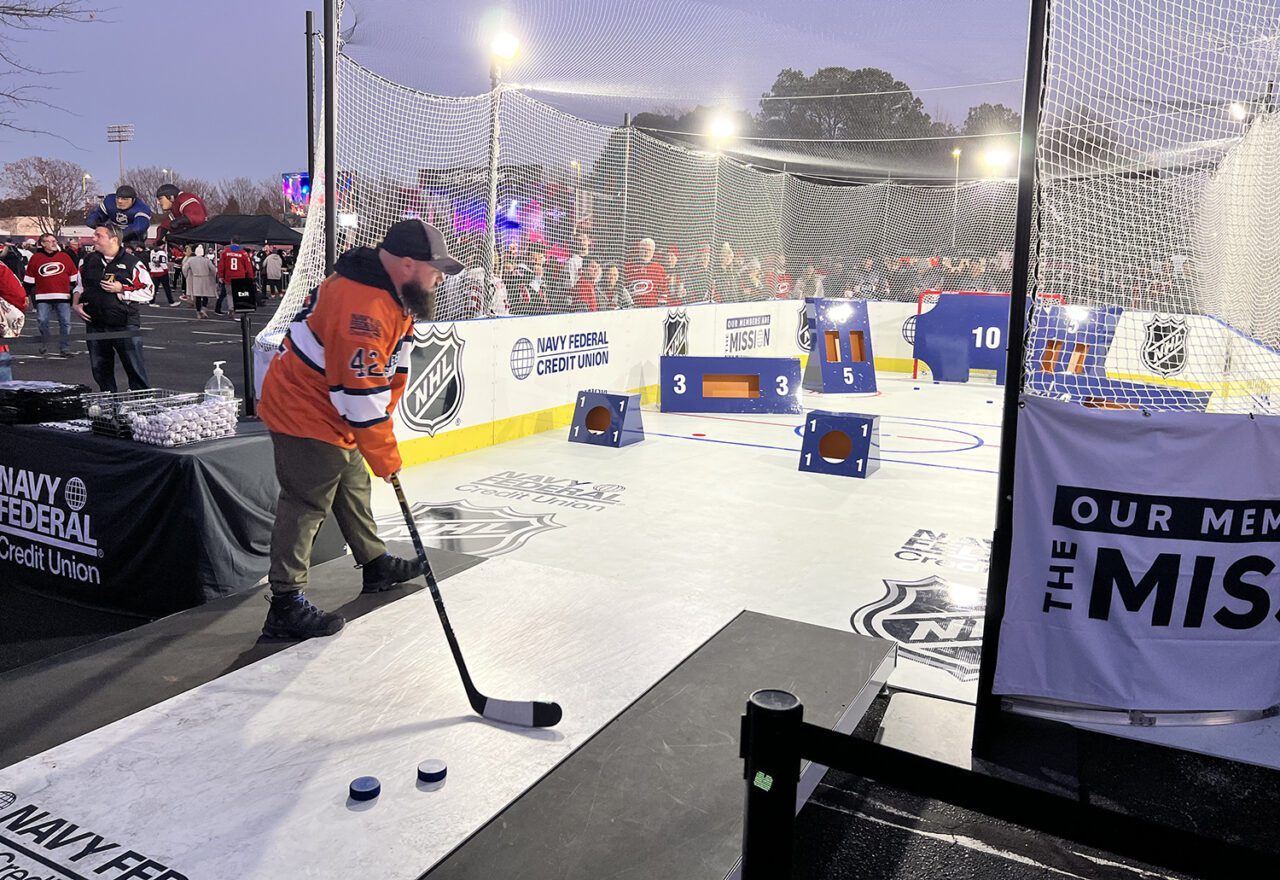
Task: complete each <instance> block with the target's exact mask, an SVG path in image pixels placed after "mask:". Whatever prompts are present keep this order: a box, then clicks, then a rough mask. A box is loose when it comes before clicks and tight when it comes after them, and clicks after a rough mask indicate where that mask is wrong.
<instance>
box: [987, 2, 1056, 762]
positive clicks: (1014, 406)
mask: <svg viewBox="0 0 1280 880" xmlns="http://www.w3.org/2000/svg"><path fill="white" fill-rule="evenodd" d="M1048 32H1049V0H1031V14H1030V15H1029V16H1028V22H1027V66H1026V74H1025V79H1024V84H1023V94H1022V138H1021V140H1020V142H1019V153H1018V157H1019V159H1018V196H1017V207H1016V209H1015V212H1014V221H1013V268H1012V272H1013V277H1012V286H1011V291H1010V295H1009V326H1008V331H1007V333H1006V334H1005V339H1006V352H1005V379H1004V383H1005V384H1004V399H1003V401H1002V403H1003V409H1002V419H1001V427H1000V471H999V476H997V478H996V522H995V529H994V531H993V532H992V534H991V556H990V563H989V566H988V570H987V597H986V610H985V614H984V617H983V637H982V662H981V664H980V666H979V669H978V700H977V704H976V706H975V712H974V720H973V754H974V755H976V756H978V757H979V758H984V757H990V756H993V755H994V754H995V751H996V748H997V747H998V744H999V743H998V740H999V737H1000V719H1001V713H1002V710H1001V708H1000V697H999V696H998V695H996V693H995V692H994V685H995V676H996V658H997V657H998V656H999V652H1000V624H1001V623H1002V622H1003V621H1004V610H1005V598H1006V592H1007V590H1008V587H1009V562H1010V556H1011V554H1012V552H1013V479H1014V472H1013V466H1014V461H1015V458H1016V455H1017V448H1018V398H1019V394H1020V391H1021V386H1022V381H1021V380H1022V360H1023V354H1024V351H1023V346H1024V344H1025V343H1024V340H1023V336H1024V335H1025V333H1026V327H1027V324H1026V320H1027V319H1026V315H1027V311H1026V309H1027V294H1028V292H1029V291H1028V287H1029V283H1028V282H1029V281H1030V274H1031V234H1032V226H1031V212H1032V210H1033V208H1034V206H1035V188H1036V143H1037V140H1036V139H1037V135H1038V133H1039V128H1040V90H1041V87H1042V86H1043V79H1044V56H1045V49H1046V42H1047V39H1048Z"/></svg>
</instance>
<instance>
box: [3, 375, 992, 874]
mask: <svg viewBox="0 0 1280 880" xmlns="http://www.w3.org/2000/svg"><path fill="white" fill-rule="evenodd" d="M881 388H882V392H881V393H880V394H879V395H877V396H874V397H859V398H841V397H833V396H825V397H823V396H818V395H811V396H807V399H806V401H805V403H806V406H807V407H810V408H824V409H847V410H852V411H860V412H867V413H877V414H880V415H881V416H882V420H881V440H882V449H883V453H882V454H883V462H884V463H883V465H882V467H881V469H880V470H879V472H878V473H876V474H874V475H873V476H871V477H870V478H869V479H866V480H858V479H851V478H841V477H831V476H824V475H818V474H810V473H801V472H799V471H798V470H797V463H798V457H799V448H800V437H799V435H798V434H797V432H796V428H797V427H798V426H799V425H800V424H801V417H800V416H761V417H756V416H727V417H709V416H706V417H704V416H687V415H675V414H662V413H659V412H656V411H653V410H647V411H646V412H645V413H644V422H645V429H646V432H647V439H646V440H645V441H644V442H642V443H639V444H637V445H635V446H631V447H628V448H625V449H622V450H616V449H603V448H596V447H591V446H586V445H582V444H571V443H569V442H567V440H566V433H567V432H566V431H562V430H557V431H554V432H548V433H544V434H540V435H537V436H534V437H530V438H526V439H523V440H520V441H516V442H512V443H508V444H504V445H502V446H498V447H493V448H489V449H485V450H481V451H477V452H474V453H469V454H466V455H461V456H457V457H454V458H450V459H446V460H443V461H440V462H436V463H432V464H428V465H424V466H421V467H418V468H414V469H412V470H411V471H408V472H406V474H405V480H404V484H405V489H406V492H407V494H408V495H409V497H410V499H411V500H412V501H413V502H414V503H415V504H416V505H418V506H419V507H420V508H425V506H427V505H430V506H432V508H433V509H432V510H426V509H422V510H421V515H420V516H419V521H420V522H421V523H422V525H423V528H424V531H426V532H427V533H428V534H429V535H432V536H434V537H432V538H431V539H430V542H431V543H434V544H436V545H438V546H442V547H446V548H449V549H453V550H459V551H462V552H469V553H477V554H480V555H488V556H492V557H497V558H492V559H490V560H489V561H488V562H486V563H484V564H482V565H480V566H478V567H475V568H472V569H469V570H467V571H465V572H463V573H461V574H459V575H456V576H454V577H452V578H449V579H448V580H446V581H445V582H444V584H443V585H442V590H443V592H444V596H445V599H446V601H447V603H448V606H449V612H450V616H451V618H452V620H453V624H454V627H455V629H456V631H457V633H458V636H459V639H460V640H461V642H462V646H463V650H464V651H465V652H466V653H467V655H468V661H469V664H470V665H471V667H472V672H473V674H474V676H475V678H476V681H477V683H478V684H479V686H480V687H481V689H482V690H484V691H486V692H487V693H489V694H491V695H493V696H496V697H501V698H507V699H534V698H547V697H550V698H554V699H556V700H558V701H559V702H560V703H561V704H562V705H563V706H564V707H565V718H564V721H563V722H562V724H561V725H560V726H559V727H558V728H556V729H555V730H554V731H539V732H528V731H518V730H514V729H510V728H503V727H500V726H495V725H491V724H488V723H485V722H482V721H479V720H477V719H476V718H475V717H474V716H473V715H472V714H471V712H470V709H469V707H468V706H467V704H466V699H465V695H464V693H463V691H462V688H461V686H460V684H459V683H458V679H457V673H456V672H455V670H454V668H453V664H452V662H451V660H450V658H449V655H448V649H447V646H446V644H445V641H444V639H443V637H442V635H441V633H440V628H439V624H438V622H437V620H436V617H435V613H434V611H433V609H432V607H431V604H430V599H429V597H428V596H427V594H425V593H418V594H415V595H412V596H408V597H406V598H403V599H401V600H399V601H396V602H394V603H391V604H389V605H387V606H385V607H383V608H381V609H379V610H377V611H375V612H372V613H370V614H368V615H366V616H364V617H361V618H359V619H357V620H355V621H353V622H351V623H350V624H349V625H348V627H347V629H346V630H345V631H344V632H343V633H341V634H340V635H339V636H337V637H335V638H331V639H318V640H315V641H312V642H308V643H303V644H300V645H297V646H294V647H292V648H290V649H288V650H286V651H284V652H282V653H279V654H276V655H274V656H272V657H271V658H270V659H267V660H263V661H260V662H258V663H256V664H253V665H251V666H248V667H246V668H244V669H241V670H238V671H236V672H234V673H231V674H229V675H226V676H224V677H222V678H220V679H218V680H216V681H213V682H211V683H209V684H206V685H203V686H201V687H199V688H196V689H195V690H192V691H190V692H188V693H185V694H183V695H181V696H179V697H176V698H174V699H171V700H169V701H167V702H165V703H162V704H160V705H157V706H154V707H152V708H150V709H148V710H145V711H143V712H140V713H138V714H136V715H133V716H131V717H129V718H126V719H123V720H121V721H119V722H117V723H115V724H112V725H109V726H107V727H105V728H102V729H100V730H98V731H95V732H93V733H90V734H87V735H85V736H83V737H80V738H79V739H77V740H73V741H71V742H69V743H66V744H64V745H61V746H58V747H56V748H54V749H51V750H49V751H47V752H45V753H43V754H41V755H38V756H35V757H33V758H30V759H28V760H26V761H24V762H22V763H20V764H17V765H14V766H12V767H9V768H6V769H4V770H0V793H3V792H12V793H13V794H14V796H15V799H14V802H13V803H12V804H10V805H8V806H7V807H4V808H0V838H3V841H4V842H5V843H6V844H7V846H8V847H9V848H11V849H14V851H16V852H20V853H21V852H25V853H29V854H30V855H29V856H25V855H24V856H23V858H26V859H27V861H26V862H23V863H22V864H26V865H27V866H29V867H30V868H31V869H32V870H31V874H30V876H32V877H40V876H45V875H44V874H40V873H38V871H39V870H45V871H46V873H47V872H48V871H49V870H50V869H51V868H53V867H56V868H57V869H58V870H60V871H62V872H63V873H62V874H53V875H52V876H59V877H62V876H66V877H70V878H75V877H77V876H78V877H107V878H114V877H117V876H120V875H121V874H122V873H123V872H124V870H125V869H124V868H119V869H113V868H108V867H105V866H107V865H110V863H111V860H112V859H113V858H120V857H121V856H122V854H124V853H126V852H127V851H133V852H136V853H138V854H140V855H139V856H138V858H139V859H141V858H143V857H145V858H149V859H151V860H153V862H154V863H155V864H157V865H164V866H166V867H167V868H168V869H171V870H172V871H174V872H177V873H174V874H165V873H163V871H162V870H160V869H159V868H156V869H155V870H153V871H151V873H143V874H138V875H136V876H142V877H151V878H153V880H159V878H160V877H164V878H165V880H178V878H179V877H187V878H190V880H197V878H219V880H220V878H231V877H235V878H263V880H267V878H271V880H280V878H331V877H340V876H365V877H379V878H388V880H389V878H414V877H417V876H419V874H420V873H421V872H422V871H424V870H426V869H427V868H429V867H430V866H431V865H433V864H434V863H436V862H437V861H438V860H439V859H440V858H442V857H443V856H444V855H446V854H447V853H448V852H449V851H450V850H452V849H453V848H454V847H456V846H457V845H459V844H460V843H461V842H462V841H463V840H465V839H466V837H467V836H469V835H470V834H471V833H473V832H474V831H475V830H476V829H477V828H479V827H480V826H481V825H482V824H483V823H484V822H486V821H487V820H488V819H489V818H491V817H492V816H494V815H496V814H497V813H498V812H500V811H501V810H502V809H503V808H504V807H505V806H506V805H507V804H508V803H509V802H510V801H511V800H513V799H514V798H515V797H517V796H518V795H519V794H520V793H521V792H523V791H525V790H526V789H527V788H528V787H530V786H531V785H533V784H534V783H535V782H536V781H537V780H538V779H539V778H541V777H542V776H543V775H544V774H545V773H547V772H548V771H549V770H550V769H552V768H553V767H554V766H555V765H556V764H557V763H559V762H560V761H562V760H563V759H564V758H565V757H567V756H568V755H569V754H570V753H571V752H572V751H573V750H574V749H576V748H577V747H579V746H580V745H581V744H582V743H583V742H585V741H586V740H587V739H588V738H589V737H590V736H591V735H592V734H594V733H595V732H596V731H597V730H599V729H600V728H601V727H603V726H604V725H605V724H607V723H608V722H609V721H610V720H611V719H612V718H614V717H616V716H617V714H619V713H620V712H621V711H622V710H623V709H625V708H626V706H627V705H628V704H629V703H631V702H632V701H633V700H635V699H636V698H637V697H639V696H640V695H641V694H642V693H643V692H644V691H646V690H647V689H648V688H649V687H651V686H652V685H653V684H654V683H656V682H657V681H658V680H659V679H660V678H661V677H662V676H663V675H665V674H666V673H667V672H669V671H670V670H671V669H673V668H674V667H675V666H676V665H678V664H679V663H680V662H681V661H682V660H683V659H685V658H686V657H687V656H688V655H689V654H690V653H692V652H693V651H695V650H696V649H697V648H698V647H699V646H700V645H701V644H703V643H704V642H705V641H706V640H707V639H709V638H711V637H712V636H713V635H714V634H715V633H716V632H717V631H718V630H719V629H720V628H721V627H722V626H724V625H725V624H726V623H728V622H729V620H731V619H732V617H733V616H734V615H735V614H736V613H737V612H738V611H739V610H741V609H743V608H746V609H750V610H754V611H759V612H764V613H767V614H772V615H776V616H780V617H786V618H791V619H795V620H799V621H804V622H807V623H814V624H819V625H824V626H828V627H832V628H835V629H840V630H844V631H849V630H850V628H851V622H850V621H851V617H852V616H853V615H854V613H855V612H856V611H858V609H860V608H864V607H865V606H868V605H872V604H875V603H877V602H879V600H881V599H882V598H884V596H885V595H886V591H887V590H889V589H890V587H889V586H887V584H890V583H905V582H924V583H925V585H926V586H929V587H931V588H932V592H929V593H927V598H928V600H929V601H928V602H926V603H925V605H924V606H922V605H920V604H919V603H917V604H916V605H915V606H912V607H908V608H901V609H899V611H900V612H902V614H903V615H904V616H903V617H901V618H900V619H899V620H898V626H899V629H898V630H897V631H898V632H900V633H905V636H904V639H903V640H904V642H905V643H904V646H903V648H904V649H903V650H901V651H900V653H899V667H898V671H897V672H896V673H895V678H894V682H895V683H896V684H898V685H900V686H904V687H908V688H913V689H919V690H922V691H925V692H927V693H934V694H940V695H946V696H950V697H953V698H958V699H963V700H969V699H972V697H973V695H974V692H975V682H974V679H975V678H976V672H977V659H976V650H975V649H976V645H977V639H976V638H975V636H976V635H978V634H975V633H974V632H973V625H974V622H975V621H980V620H981V616H982V601H983V590H984V587H985V582H986V574H985V572H986V552H985V546H986V545H985V539H987V538H989V537H990V533H991V528H992V521H993V512H994V493H995V481H996V462H997V456H998V450H997V446H996V444H998V443H999V427H998V426H999V412H1000V389H997V388H995V387H994V386H993V385H991V384H989V383H975V384H972V385H968V386H948V387H942V386H934V385H931V384H927V383H916V382H912V381H910V380H895V379H886V380H881ZM513 480H519V481H525V483H524V484H528V485H531V486H537V487H538V488H537V489H536V490H528V489H512V488H510V486H511V485H512V481H513ZM521 485H523V484H521ZM575 489H576V491H577V492H578V493H583V492H590V493H594V497H593V498H590V499H585V500H584V499H583V498H581V497H580V496H578V497H575V496H574V491H573V490H575ZM464 502H465V504H464ZM375 506H376V508H377V510H376V512H377V513H378V514H379V519H380V522H382V523H384V525H385V532H386V534H388V535H389V536H393V535H394V536H399V535H400V534H402V532H401V531H400V530H399V529H398V528H397V526H396V523H397V521H398V520H399V509H398V507H397V506H396V504H395V500H394V496H393V495H392V494H391V492H390V490H389V488H388V487H386V486H384V485H382V484H380V483H378V484H376V488H375ZM922 531H923V532H924V533H928V535H927V536H926V537H924V538H922V537H921V533H922ZM940 535H946V536H947V537H946V538H945V539H938V538H937V536H940ZM904 548H905V549H904ZM921 560H923V561H921ZM930 579H933V580H930ZM894 589H898V590H899V592H901V588H894ZM906 595H909V593H908V594H906ZM905 604H910V603H909V602H907V603H905ZM926 606H927V607H926ZM862 617H863V618H866V619H875V618H876V615H875V614H863V615H862ZM903 621H905V626H906V629H905V630H904V629H902V628H901V627H902V625H903ZM966 652H968V654H970V655H972V656H971V657H970V659H971V668H970V664H969V662H968V661H967V660H966V659H965V657H966ZM851 693H852V691H851ZM939 735H944V736H945V735H946V734H945V732H940V733H939ZM430 757H439V758H444V759H445V760H447V761H448V763H449V766H450V773H449V777H448V780H447V781H446V783H445V784H444V786H443V787H442V788H440V789H439V790H437V791H424V790H420V789H419V787H418V786H417V784H416V780H415V775H414V771H415V768H416V766H417V764H418V762H420V761H422V760H424V759H426V758H430ZM361 775H374V776H378V777H379V778H380V779H381V780H382V784H383V793H382V795H381V797H380V798H379V799H378V800H377V801H375V802H373V803H372V804H361V805H356V804H352V803H348V802H347V798H346V788H347V783H348V782H349V781H350V780H351V779H352V778H354V777H356V776H361ZM6 799H7V798H6ZM27 807H31V808H32V809H31V810H30V811H29V812H27V813H21V814H20V811H22V810H24V809H25V808H27ZM16 811H19V812H16ZM41 814H44V815H43V816H42V815H41ZM15 815H21V818H19V819H18V820H14V819H12V818H10V819H8V820H7V821H6V820H5V817H13V816H15ZM58 820H65V821H64V822H62V823H61V824H57V821H58ZM24 823H25V824H24ZM70 823H74V824H75V825H76V826H78V828H79V830H77V831H76V832H75V833H76V834H80V833H84V832H91V833H92V834H93V835H100V836H101V838H102V839H103V840H102V842H103V845H104V846H105V845H107V844H109V843H114V844H117V846H115V847H113V848H108V849H106V850H104V851H103V852H101V853H95V854H89V855H86V856H84V857H83V858H81V859H74V858H73V857H74V856H76V854H77V853H79V852H81V850H82V849H83V847H84V843H83V842H81V843H76V844H68V845H64V846H52V845H53V844H57V843H59V842H60V841H64V840H65V839H66V838H65V836H64V837H61V838H60V837H59V836H58V835H59V834H65V833H66V830H67V828H68V827H69V824H70ZM24 829H25V832H26V833H25V834H24V833H23V831H24ZM93 839H95V838H90V839H89V840H90V842H92V840H93ZM15 847H21V848H23V849H21V850H17V849H15ZM40 859H43V860H44V861H43V862H42V861H40ZM124 864H126V865H129V866H132V865H134V864H137V862H136V861H127V860H126V861H125V862H124ZM99 868H103V871H102V872H99V871H98V869H99Z"/></svg>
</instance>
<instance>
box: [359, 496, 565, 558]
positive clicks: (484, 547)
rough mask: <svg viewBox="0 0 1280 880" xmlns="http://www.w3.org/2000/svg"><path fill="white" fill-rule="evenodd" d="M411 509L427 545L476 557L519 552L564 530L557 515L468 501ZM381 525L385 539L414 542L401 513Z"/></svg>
mask: <svg viewBox="0 0 1280 880" xmlns="http://www.w3.org/2000/svg"><path fill="white" fill-rule="evenodd" d="M410 509H411V510H412V511H413V521H414V523H415V524H416V525H417V527H418V533H419V534H420V535H421V536H422V541H423V543H424V544H426V545H428V546H431V547H439V548H441V549H442V550H452V551H454V552H457V553H469V554H471V555H473V556H502V555H504V554H506V553H511V552H512V551H515V550H519V549H520V548H521V547H523V546H524V545H525V544H527V543H528V542H529V539H530V538H532V537H533V536H534V535H538V534H541V533H543V532H550V531H553V530H555V529H562V528H564V526H562V525H561V524H560V523H558V522H556V517H555V514H554V513H521V512H520V511H518V510H513V509H512V508H510V507H481V506H479V505H477V504H472V503H471V502H470V501H467V500H466V499H465V498H464V499H460V500H458V501H450V502H448V503H446V504H428V503H427V502H425V501H419V502H417V503H415V504H414V505H413V506H412V507H411V508H410ZM377 523H378V535H379V537H381V538H383V539H391V540H400V541H408V540H409V539H410V535H409V527H408V526H407V525H405V521H404V517H403V516H402V515H401V514H400V513H399V512H397V513H389V514H386V515H385V516H380V517H378V518H377Z"/></svg>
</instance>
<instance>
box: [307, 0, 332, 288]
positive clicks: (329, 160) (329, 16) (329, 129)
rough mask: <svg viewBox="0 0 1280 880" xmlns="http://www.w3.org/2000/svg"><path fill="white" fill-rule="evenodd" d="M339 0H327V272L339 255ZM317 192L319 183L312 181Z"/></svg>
mask: <svg viewBox="0 0 1280 880" xmlns="http://www.w3.org/2000/svg"><path fill="white" fill-rule="evenodd" d="M337 109H338V0H324V274H325V275H328V274H329V273H330V272H332V271H333V264H334V262H336V261H337V258H338V192H337V191H338V185H337V181H338V170H337V165H338V156H337V153H338V118H337ZM311 191H312V193H313V194H314V193H315V183H314V182H313V183H312V184H311Z"/></svg>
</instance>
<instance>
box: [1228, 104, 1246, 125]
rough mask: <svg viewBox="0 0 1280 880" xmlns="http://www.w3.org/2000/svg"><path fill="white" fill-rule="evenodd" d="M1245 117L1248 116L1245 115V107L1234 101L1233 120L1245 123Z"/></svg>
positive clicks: (1232, 108)
mask: <svg viewBox="0 0 1280 880" xmlns="http://www.w3.org/2000/svg"><path fill="white" fill-rule="evenodd" d="M1245 115H1246V114H1245V109H1244V105H1243V104H1241V103H1240V102H1239V101H1232V102H1231V118H1232V119H1234V120H1235V121H1236V122H1244V117H1245Z"/></svg>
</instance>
